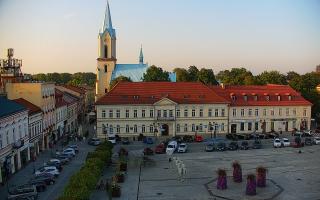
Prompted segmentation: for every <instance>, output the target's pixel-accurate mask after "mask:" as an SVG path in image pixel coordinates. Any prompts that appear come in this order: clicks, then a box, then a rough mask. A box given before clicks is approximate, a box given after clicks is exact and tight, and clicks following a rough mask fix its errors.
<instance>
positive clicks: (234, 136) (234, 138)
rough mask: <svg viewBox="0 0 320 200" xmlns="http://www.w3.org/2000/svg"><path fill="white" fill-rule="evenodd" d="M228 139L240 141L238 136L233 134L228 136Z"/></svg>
mask: <svg viewBox="0 0 320 200" xmlns="http://www.w3.org/2000/svg"><path fill="white" fill-rule="evenodd" d="M226 138H227V139H228V140H238V137H237V135H236V134H233V133H228V134H227V135H226Z"/></svg>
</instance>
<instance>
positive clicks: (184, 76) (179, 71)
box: [173, 68, 190, 82]
mask: <svg viewBox="0 0 320 200" xmlns="http://www.w3.org/2000/svg"><path fill="white" fill-rule="evenodd" d="M173 72H175V73H176V76H177V82H187V81H189V80H190V77H189V73H188V71H187V70H186V69H184V68H174V69H173Z"/></svg>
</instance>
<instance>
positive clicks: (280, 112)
mask: <svg viewBox="0 0 320 200" xmlns="http://www.w3.org/2000/svg"><path fill="white" fill-rule="evenodd" d="M281 115H282V108H279V116H281Z"/></svg>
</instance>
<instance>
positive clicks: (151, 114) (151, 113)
mask: <svg viewBox="0 0 320 200" xmlns="http://www.w3.org/2000/svg"><path fill="white" fill-rule="evenodd" d="M150 117H151V118H152V117H153V110H150Z"/></svg>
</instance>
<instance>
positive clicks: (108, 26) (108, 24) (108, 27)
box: [102, 0, 115, 37]
mask: <svg viewBox="0 0 320 200" xmlns="http://www.w3.org/2000/svg"><path fill="white" fill-rule="evenodd" d="M105 31H108V32H109V33H110V36H111V37H115V30H114V28H113V27H112V20H111V14H110V7H109V1H108V0H107V6H106V12H105V15H104V21H103V27H102V33H104V32H105Z"/></svg>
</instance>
